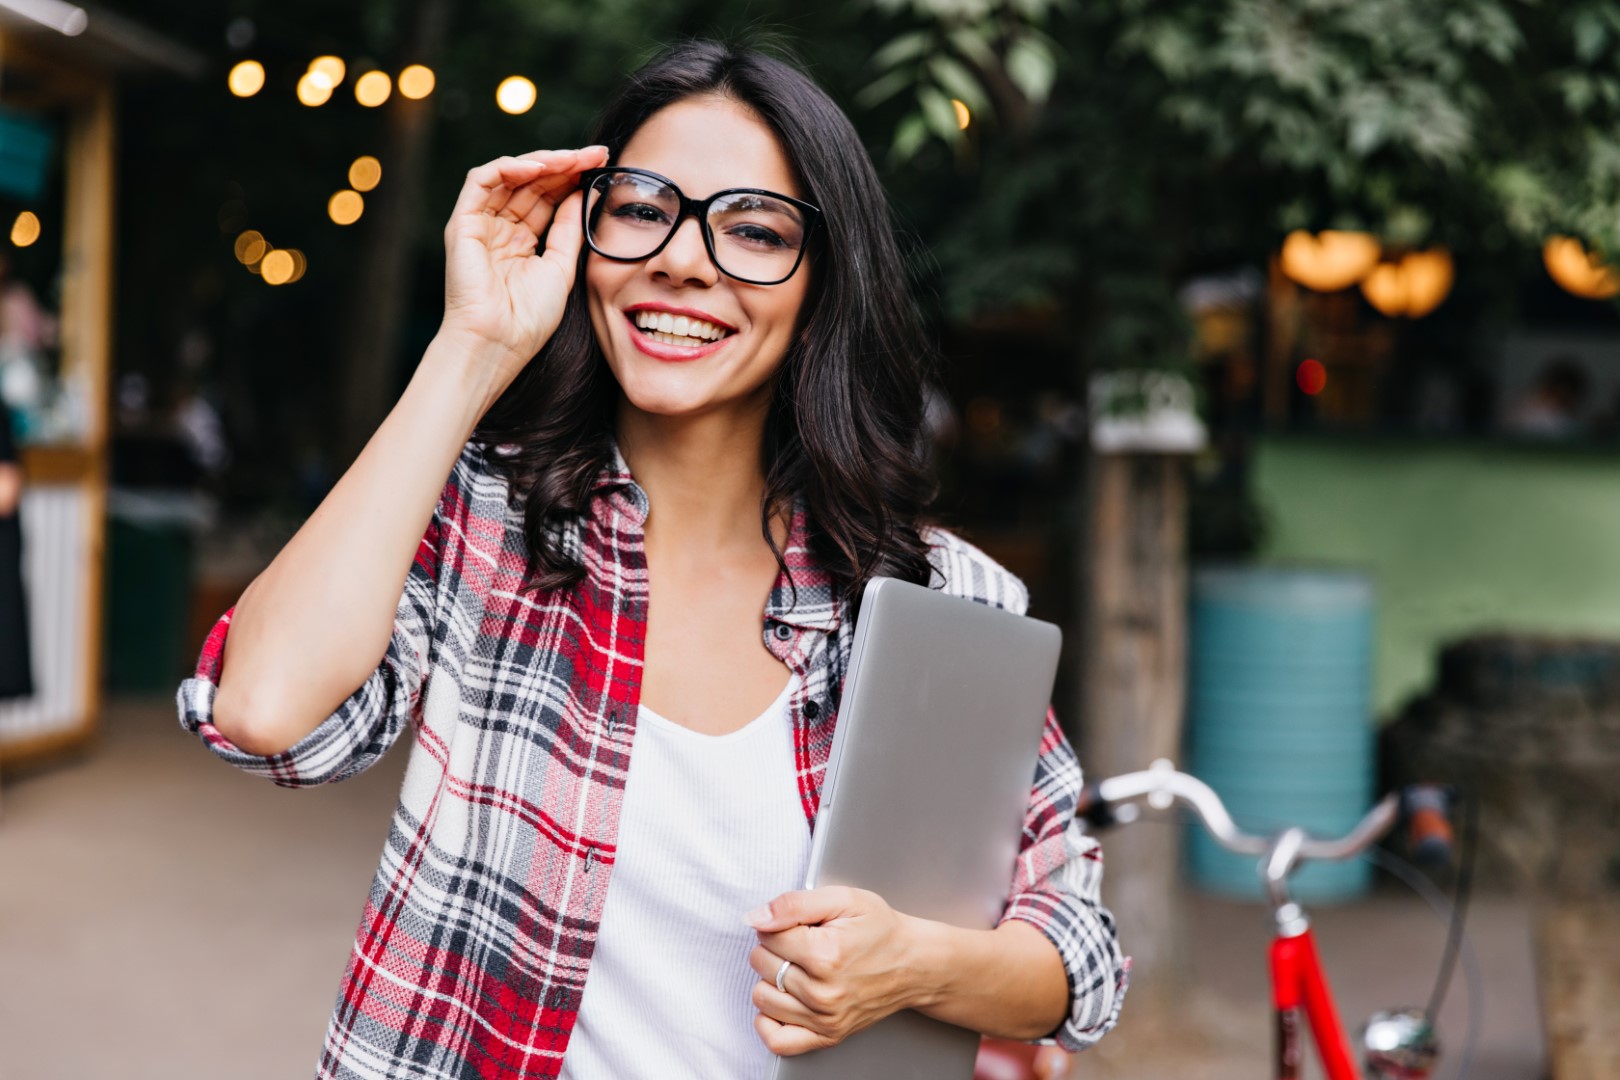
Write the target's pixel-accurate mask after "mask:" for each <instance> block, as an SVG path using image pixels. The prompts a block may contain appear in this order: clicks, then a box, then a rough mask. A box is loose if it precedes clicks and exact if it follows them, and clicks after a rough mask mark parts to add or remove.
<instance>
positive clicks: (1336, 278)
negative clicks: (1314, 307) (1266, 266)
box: [1282, 229, 1379, 292]
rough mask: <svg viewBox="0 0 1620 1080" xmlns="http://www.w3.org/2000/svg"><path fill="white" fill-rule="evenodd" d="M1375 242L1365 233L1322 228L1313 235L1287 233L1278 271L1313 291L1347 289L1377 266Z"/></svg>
mask: <svg viewBox="0 0 1620 1080" xmlns="http://www.w3.org/2000/svg"><path fill="white" fill-rule="evenodd" d="M1378 252H1379V247H1378V241H1377V239H1376V238H1374V237H1373V236H1372V235H1371V234H1369V233H1364V232H1341V231H1338V230H1335V229H1326V230H1324V231H1322V232H1320V233H1317V234H1316V235H1315V236H1312V235H1311V234H1310V233H1308V232H1306V231H1305V230H1303V229H1295V230H1294V231H1293V232H1291V233H1289V234H1288V237H1287V239H1285V240H1284V241H1283V247H1282V272H1283V273H1284V274H1287V275H1288V277H1289V279H1290V280H1293V281H1296V282H1298V283H1299V284H1301V285H1303V286H1305V287H1306V288H1307V289H1315V290H1316V291H1317V292H1338V291H1339V290H1340V289H1348V288H1349V287H1350V286H1352V285H1354V284H1355V283H1356V282H1358V281H1360V280H1361V279H1362V278H1364V277H1366V276H1367V274H1368V273H1370V272H1371V271H1372V268H1373V267H1374V266H1376V265H1377V264H1378Z"/></svg>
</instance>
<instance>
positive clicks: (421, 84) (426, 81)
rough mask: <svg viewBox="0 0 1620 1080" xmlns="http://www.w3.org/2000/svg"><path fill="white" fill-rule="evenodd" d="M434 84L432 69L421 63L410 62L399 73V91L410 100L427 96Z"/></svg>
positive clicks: (431, 91)
mask: <svg viewBox="0 0 1620 1080" xmlns="http://www.w3.org/2000/svg"><path fill="white" fill-rule="evenodd" d="M436 85H438V80H437V79H436V78H435V77H434V75H433V69H432V68H430V67H427V66H425V65H423V64H412V65H410V66H409V67H407V68H406V69H405V70H404V71H401V72H400V73H399V92H400V93H401V94H403V95H404V96H405V97H408V98H410V99H411V100H412V101H417V100H420V99H421V98H425V97H427V96H428V95H429V94H431V93H433V88H434V87H435V86H436Z"/></svg>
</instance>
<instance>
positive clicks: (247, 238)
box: [236, 229, 270, 266]
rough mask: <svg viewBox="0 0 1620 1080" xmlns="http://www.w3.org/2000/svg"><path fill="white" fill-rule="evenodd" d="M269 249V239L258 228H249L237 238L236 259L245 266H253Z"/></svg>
mask: <svg viewBox="0 0 1620 1080" xmlns="http://www.w3.org/2000/svg"><path fill="white" fill-rule="evenodd" d="M269 250H270V243H269V241H267V240H266V239H265V238H264V234H263V233H261V232H260V231H259V230H257V229H249V230H247V232H244V233H242V234H241V235H240V236H238V237H237V238H236V261H237V262H239V263H241V264H242V265H243V266H252V265H253V264H254V263H256V262H258V261H259V260H260V259H262V258H264V253H265V252H266V251H269Z"/></svg>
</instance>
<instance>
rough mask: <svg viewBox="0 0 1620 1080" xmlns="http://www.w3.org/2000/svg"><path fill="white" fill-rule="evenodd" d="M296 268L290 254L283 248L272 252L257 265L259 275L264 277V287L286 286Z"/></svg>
mask: <svg viewBox="0 0 1620 1080" xmlns="http://www.w3.org/2000/svg"><path fill="white" fill-rule="evenodd" d="M296 268H297V263H296V262H295V261H294V259H293V257H292V252H290V251H287V250H285V249H283V248H277V249H276V250H275V251H272V252H271V253H270V254H268V255H266V256H265V257H264V260H263V261H262V262H260V263H259V273H261V274H263V275H264V283H265V284H266V285H285V284H287V282H289V281H291V280H292V276H293V270H294V269H296Z"/></svg>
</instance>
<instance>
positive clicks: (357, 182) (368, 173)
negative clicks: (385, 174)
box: [349, 154, 382, 191]
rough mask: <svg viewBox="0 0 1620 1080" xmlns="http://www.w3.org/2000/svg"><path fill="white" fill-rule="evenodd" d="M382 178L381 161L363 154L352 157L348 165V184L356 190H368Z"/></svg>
mask: <svg viewBox="0 0 1620 1080" xmlns="http://www.w3.org/2000/svg"><path fill="white" fill-rule="evenodd" d="M381 180H382V162H380V161H378V160H377V159H376V158H374V157H372V156H371V155H370V154H365V155H363V156H361V157H357V158H355V159H354V164H352V165H350V166H349V186H350V187H352V188H354V190H356V191H370V190H371V189H372V188H374V187H376V186H377V184H378V183H379V182H380V181H381Z"/></svg>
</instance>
